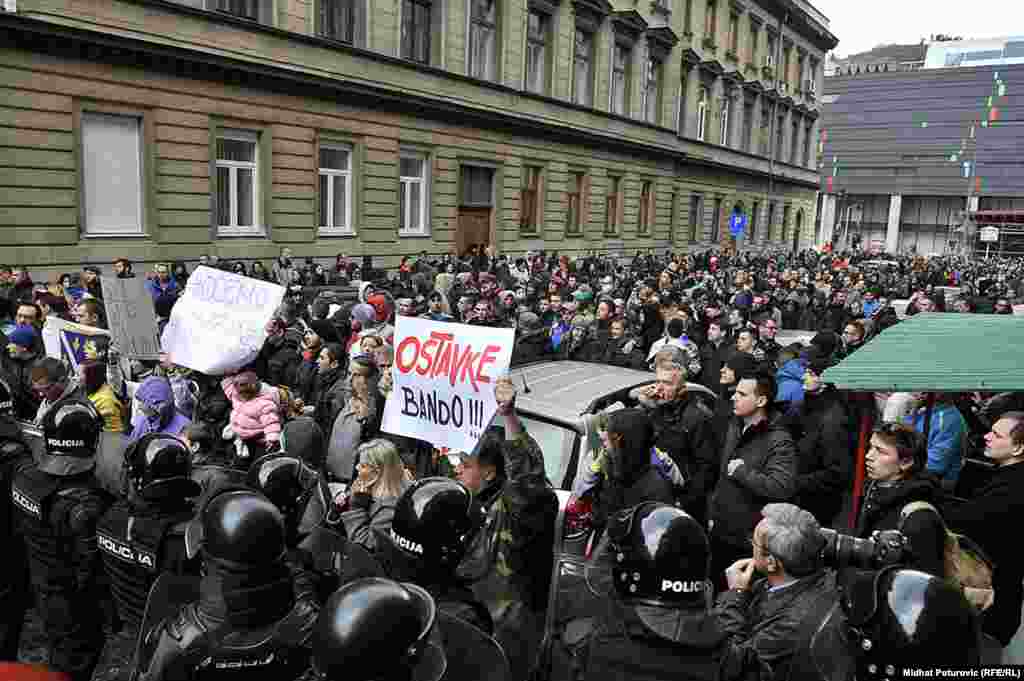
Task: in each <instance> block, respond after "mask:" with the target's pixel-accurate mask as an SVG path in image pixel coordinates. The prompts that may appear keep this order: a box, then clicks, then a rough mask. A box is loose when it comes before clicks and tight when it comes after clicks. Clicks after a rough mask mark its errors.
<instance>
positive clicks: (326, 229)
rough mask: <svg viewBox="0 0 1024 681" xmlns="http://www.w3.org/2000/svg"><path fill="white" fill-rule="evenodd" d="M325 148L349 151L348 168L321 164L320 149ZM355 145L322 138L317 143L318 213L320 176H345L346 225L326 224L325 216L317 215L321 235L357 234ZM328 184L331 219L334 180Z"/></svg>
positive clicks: (318, 207) (331, 214)
mask: <svg viewBox="0 0 1024 681" xmlns="http://www.w3.org/2000/svg"><path fill="white" fill-rule="evenodd" d="M323 149H330V150H334V151H345V152H347V153H348V169H346V170H341V169H338V168H324V167H323V166H321V165H320V151H321V150H323ZM355 153H356V150H355V146H354V145H352V144H350V143H346V142H335V141H333V140H322V141H321V142H320V143H319V144H318V145H317V202H316V206H317V213H319V212H320V204H321V194H320V192H321V189H320V178H321V177H330V178H334V177H344V178H346V181H345V221H346V225H345V227H338V226H336V225H325V224H322V223H323V222H324V221H323V219H322V218H323V216H322V215H317V223H318V224H317V233H318V234H319V235H320V236H355V234H356V230H355V224H354V219H355V210H354V208H353V205H352V204H353V201H354V196H355V187H354V182H355V179H354V175H355V172H354V166H355V164H354V160H355V159H354V157H355ZM327 186H328V189H329V191H328V207H329V210H328V214H329V215H330V216H331V221H333V218H334V213H335V211H334V204H333V202H332V201H331V199H332V198H333V196H334V182H333V181H330V182H328V183H327Z"/></svg>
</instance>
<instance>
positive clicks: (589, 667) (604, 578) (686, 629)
mask: <svg viewBox="0 0 1024 681" xmlns="http://www.w3.org/2000/svg"><path fill="white" fill-rule="evenodd" d="M598 560H599V561H601V562H602V563H604V564H603V565H601V566H597V567H596V568H595V569H594V570H593V571H588V572H590V574H588V581H590V582H591V583H592V585H593V588H595V589H596V590H598V591H604V592H605V593H607V595H608V600H607V611H606V613H605V615H604V617H603V618H602V619H601V620H600V622H599V623H598V624H597V626H596V627H595V629H594V630H593V632H592V633H591V634H590V636H589V637H588V639H587V640H586V641H585V642H584V643H583V644H582V645H581V646H580V649H579V650H578V651H577V653H576V661H575V667H576V677H577V678H586V679H588V680H590V679H596V680H601V679H615V681H630V680H632V679H645V680H657V679H680V678H688V679H714V680H716V681H717V680H718V679H739V678H757V675H758V673H759V669H760V666H759V665H758V664H757V662H756V660H753V659H750V660H747V659H743V658H742V657H739V656H736V655H735V654H733V653H732V652H730V651H729V649H728V646H727V645H726V637H725V634H724V633H723V632H722V630H721V629H720V628H719V627H718V623H717V621H716V619H715V617H714V616H713V614H712V612H711V610H710V594H711V589H712V585H711V582H710V580H709V574H708V573H709V570H710V548H709V545H708V539H707V536H706V535H705V534H704V530H703V529H702V528H701V527H700V525H699V524H698V523H697V521H696V520H694V519H693V518H692V517H691V516H690V515H688V514H687V513H685V512H684V511H682V510H680V509H678V508H675V507H673V506H669V505H667V504H663V503H660V502H645V503H642V504H640V505H638V506H636V507H634V508H632V509H628V510H626V511H623V512H621V513H620V514H618V515H616V516H613V517H612V518H611V519H610V522H609V526H608V540H607V543H606V544H605V545H604V547H603V550H602V556H601V557H599V558H598ZM609 563H610V565H609ZM609 572H610V574H609ZM609 578H610V579H611V584H609V583H608V579H609ZM609 587H611V588H609Z"/></svg>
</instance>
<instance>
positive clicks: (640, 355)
mask: <svg viewBox="0 0 1024 681" xmlns="http://www.w3.org/2000/svg"><path fill="white" fill-rule="evenodd" d="M641 345H642V343H641V342H640V341H638V340H636V339H634V338H628V337H626V336H623V337H622V338H618V339H611V340H609V341H608V345H606V346H605V349H604V357H603V358H602V360H601V363H602V364H610V365H612V366H616V367H625V368H627V369H637V370H640V371H646V370H647V362H646V357H647V355H646V354H644V352H643V350H642V349H641V347H640V346H641Z"/></svg>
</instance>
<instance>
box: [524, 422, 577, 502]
mask: <svg viewBox="0 0 1024 681" xmlns="http://www.w3.org/2000/svg"><path fill="white" fill-rule="evenodd" d="M520 420H522V422H523V425H524V426H525V427H526V431H527V432H528V433H529V434H530V435H531V436H533V439H534V440H536V441H537V444H538V445H540V449H541V451H542V452H544V473H545V474H546V475H547V477H548V480H550V481H551V484H552V485H554V486H555V487H556V488H561V487H562V480H563V479H564V478H565V471H566V469H567V468H568V467H569V459H570V458H571V457H572V446H573V441H574V440H575V438H576V431H574V430H571V429H569V428H563V427H562V426H556V425H554V424H551V423H548V422H546V421H540V420H537V419H533V418H530V417H528V416H522V415H521V416H520Z"/></svg>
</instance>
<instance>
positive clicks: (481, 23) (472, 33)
mask: <svg viewBox="0 0 1024 681" xmlns="http://www.w3.org/2000/svg"><path fill="white" fill-rule="evenodd" d="M466 1H467V2H468V3H469V12H467V13H466V14H467V18H466V21H467V22H468V32H467V36H466V50H467V56H466V75H468V76H469V77H470V78H477V79H479V80H486V81H489V82H495V83H496V82H498V81H499V80H500V78H501V76H500V73H499V68H498V67H499V64H500V62H501V60H500V57H499V54H500V52H501V32H500V27H501V4H500V3H501V0H489V1H490V2H492V3H493V7H494V21H493V23H490V22H488V21H486V20H485V19H484V18H482V17H480V16H478V15H477V13H476V9H477V3H478V2H481V1H484V2H486V1H488V0H466ZM482 29H487V30H489V31H491V41H490V49H489V50H488V54H487V60H486V62H485V66H486V73H485V74H483V75H479V74H478V73H477V69H476V67H477V66H478V62H477V61H476V56H475V52H476V50H475V49H474V47H475V46H476V44H477V43H476V41H477V40H479V38H478V37H477V36H478V30H482Z"/></svg>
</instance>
